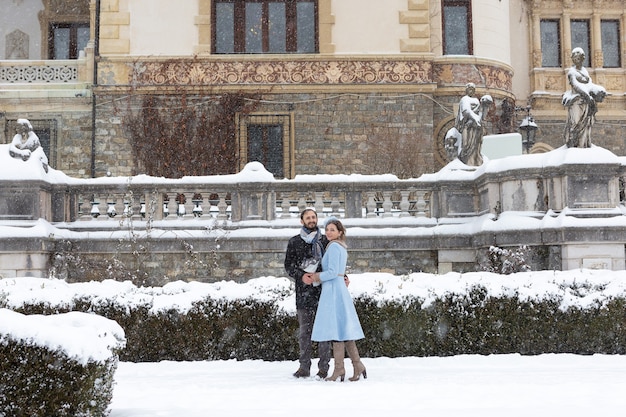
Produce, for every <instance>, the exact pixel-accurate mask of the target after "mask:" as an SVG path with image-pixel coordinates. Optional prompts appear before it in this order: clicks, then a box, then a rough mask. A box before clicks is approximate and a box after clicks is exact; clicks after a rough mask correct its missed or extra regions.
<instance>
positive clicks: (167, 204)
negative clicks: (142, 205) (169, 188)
mask: <svg viewBox="0 0 626 417" xmlns="http://www.w3.org/2000/svg"><path fill="white" fill-rule="evenodd" d="M173 205H174V198H173V197H170V196H169V195H168V194H167V193H163V219H168V220H172V219H173V218H175V217H176V216H171V214H172V213H173V212H172V209H171V208H173Z"/></svg>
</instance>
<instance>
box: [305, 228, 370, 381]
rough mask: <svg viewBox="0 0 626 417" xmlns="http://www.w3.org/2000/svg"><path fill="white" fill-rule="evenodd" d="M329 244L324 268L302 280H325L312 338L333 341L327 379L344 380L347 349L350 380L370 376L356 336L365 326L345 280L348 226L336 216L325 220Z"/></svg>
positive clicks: (358, 335)
mask: <svg viewBox="0 0 626 417" xmlns="http://www.w3.org/2000/svg"><path fill="white" fill-rule="evenodd" d="M326 237H327V238H328V241H329V243H328V246H326V251H325V253H324V256H323V257H322V272H316V273H312V274H305V275H304V276H303V277H302V281H303V282H304V283H305V284H307V285H311V284H312V285H318V284H320V283H321V284H322V294H321V295H320V301H319V305H318V307H317V313H316V314H315V323H314V324H313V333H312V335H311V339H312V340H314V341H316V342H326V341H331V340H332V341H333V357H334V359H335V369H334V370H333V374H332V375H331V376H329V377H328V378H326V381H335V380H337V378H341V381H342V382H343V380H344V378H345V375H346V371H345V368H344V364H343V360H344V357H345V351H346V350H347V351H348V356H349V357H350V359H351V360H352V366H353V367H354V375H353V376H352V377H351V378H349V379H350V381H358V380H359V378H360V377H361V374H363V378H367V372H366V370H365V366H364V365H363V363H362V362H361V358H360V357H359V351H358V349H357V347H356V342H355V340H358V339H363V338H364V337H365V336H364V335H363V329H362V328H361V323H360V322H359V317H358V316H357V314H356V309H355V308H354V302H353V301H352V297H351V296H350V293H349V292H348V288H347V287H346V284H345V282H344V275H345V272H346V264H347V262H348V251H347V248H346V243H345V240H346V229H345V228H344V227H343V224H342V223H341V222H340V221H339V220H337V219H336V218H334V217H331V218H329V219H328V220H327V222H326Z"/></svg>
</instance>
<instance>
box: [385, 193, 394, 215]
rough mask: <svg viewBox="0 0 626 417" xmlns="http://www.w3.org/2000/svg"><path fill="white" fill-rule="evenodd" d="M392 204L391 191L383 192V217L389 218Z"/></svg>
mask: <svg viewBox="0 0 626 417" xmlns="http://www.w3.org/2000/svg"><path fill="white" fill-rule="evenodd" d="M392 208H393V202H392V201H391V191H383V217H391V216H392V212H391V209H392Z"/></svg>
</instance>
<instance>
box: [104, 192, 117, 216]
mask: <svg viewBox="0 0 626 417" xmlns="http://www.w3.org/2000/svg"><path fill="white" fill-rule="evenodd" d="M106 204H107V217H108V218H109V219H112V218H114V217H115V216H117V210H116V209H115V196H114V195H113V194H109V195H107V199H106Z"/></svg>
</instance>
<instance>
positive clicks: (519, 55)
mask: <svg viewBox="0 0 626 417" xmlns="http://www.w3.org/2000/svg"><path fill="white" fill-rule="evenodd" d="M510 3H511V4H510V6H509V8H510V10H511V13H510V23H509V30H510V33H511V46H510V48H511V65H512V66H513V68H514V69H515V76H514V77H513V94H515V97H516V98H517V104H518V105H520V106H525V105H526V101H527V99H528V96H529V95H530V77H529V76H528V74H529V69H530V67H531V63H530V53H529V52H528V51H530V46H529V45H530V30H531V27H530V23H529V22H528V7H530V6H529V4H528V3H527V2H524V1H522V0H510Z"/></svg>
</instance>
